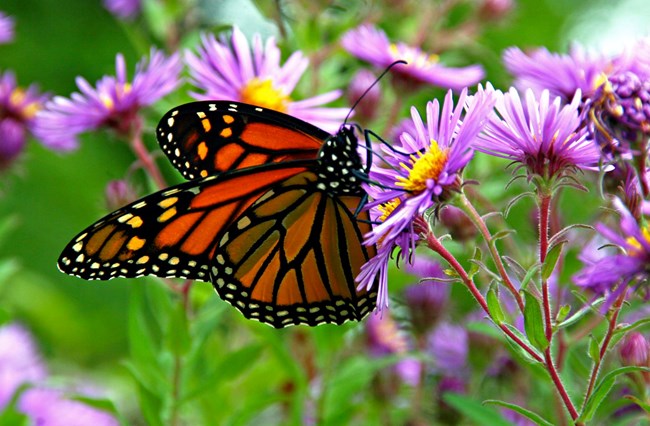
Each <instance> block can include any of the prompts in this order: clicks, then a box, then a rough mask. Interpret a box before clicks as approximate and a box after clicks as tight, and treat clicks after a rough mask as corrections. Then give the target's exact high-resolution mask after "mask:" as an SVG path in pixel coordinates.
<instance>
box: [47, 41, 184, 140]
mask: <svg viewBox="0 0 650 426" xmlns="http://www.w3.org/2000/svg"><path fill="white" fill-rule="evenodd" d="M115 63H116V76H115V77H114V76H105V77H103V78H102V79H101V80H99V81H98V82H97V84H96V87H92V86H91V85H90V84H89V83H88V82H87V81H86V80H85V79H84V78H82V77H77V80H76V82H77V86H78V87H79V90H80V91H81V93H73V94H72V95H71V97H70V98H64V97H62V96H57V97H55V98H54V99H53V100H51V101H50V102H48V103H47V104H46V105H45V109H44V110H42V111H40V112H39V113H38V115H37V123H36V129H35V133H36V134H37V136H39V137H40V139H41V140H42V141H43V142H44V143H45V144H46V145H47V146H50V147H53V148H57V149H63V150H71V149H75V148H77V146H78V141H77V135H79V134H80V133H83V132H87V131H90V130H96V129H99V128H102V127H106V128H110V129H113V130H114V131H116V132H117V133H118V134H120V135H130V134H131V132H132V131H133V130H134V129H135V128H137V127H139V126H140V125H141V123H140V118H139V115H138V112H139V111H140V109H141V108H143V107H146V106H149V105H151V104H153V103H154V102H156V101H157V100H158V99H160V98H161V97H163V96H165V95H167V94H168V93H169V92H171V91H172V90H174V89H175V88H176V87H177V86H178V85H179V83H180V80H179V74H180V72H181V70H182V63H181V61H180V57H179V56H178V55H177V54H174V55H172V56H170V57H166V56H165V55H164V54H163V53H162V52H161V51H158V50H156V49H151V53H150V57H149V58H148V59H147V58H145V59H143V60H142V61H141V62H140V63H138V65H137V66H136V70H135V75H134V77H133V80H132V81H131V82H129V81H128V80H127V75H126V64H125V62H124V57H123V56H122V55H121V54H118V55H117V57H116V60H115Z"/></svg>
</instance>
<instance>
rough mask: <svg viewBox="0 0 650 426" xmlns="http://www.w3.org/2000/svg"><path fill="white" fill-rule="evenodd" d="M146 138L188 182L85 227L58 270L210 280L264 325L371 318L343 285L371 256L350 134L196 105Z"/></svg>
mask: <svg viewBox="0 0 650 426" xmlns="http://www.w3.org/2000/svg"><path fill="white" fill-rule="evenodd" d="M206 120H207V121H206ZM157 136H158V140H159V143H160V145H161V148H162V149H163V151H164V152H165V153H166V154H167V156H168V157H169V158H170V160H171V161H172V164H173V165H174V166H175V167H176V168H177V169H178V170H179V171H180V172H181V173H182V174H183V176H185V177H186V178H187V179H190V181H189V182H185V183H181V184H179V185H176V186H173V187H171V188H168V189H165V190H162V191H158V192H156V193H154V194H152V195H149V196H147V197H144V198H142V199H141V200H138V201H136V202H134V203H131V204H130V205H128V206H125V207H123V208H122V209H119V210H118V211H116V212H113V213H111V214H109V215H108V216H106V217H105V218H104V219H102V220H100V221H98V222H97V223H95V224H94V225H91V226H90V227H89V228H88V229H86V230H85V231H83V232H82V233H80V234H79V235H78V236H77V237H76V238H74V239H73V240H72V241H71V242H70V243H69V244H68V246H67V247H66V248H65V249H64V250H63V253H62V254H61V257H60V258H59V263H58V265H59V269H61V270H62V271H63V272H65V273H68V274H71V275H76V276H79V277H81V278H84V279H100V280H106V279H111V278H114V277H136V276H141V275H156V276H160V277H181V278H189V279H198V280H203V281H211V282H212V284H213V285H214V287H215V289H216V290H217V293H218V294H219V295H220V297H221V298H222V299H224V300H225V301H227V302H229V303H231V304H232V305H233V306H235V307H236V308H237V309H238V310H240V311H241V312H242V313H243V314H244V316H245V317H247V318H251V319H255V320H259V321H262V322H265V323H268V324H270V325H272V326H274V327H284V326H286V325H293V324H307V325H317V324H321V323H337V324H340V323H342V322H344V321H346V320H360V319H362V318H363V317H364V316H365V315H366V314H367V313H368V312H370V311H371V310H373V309H374V306H375V298H376V294H375V293H374V292H371V293H368V292H366V291H365V290H364V291H357V290H356V283H355V281H354V279H355V277H356V275H357V274H358V273H359V271H360V268H361V266H362V265H363V264H364V263H365V262H366V261H367V260H368V259H369V258H371V257H372V256H374V254H375V248H374V247H366V246H364V245H363V244H362V241H363V235H364V234H365V233H367V232H369V231H370V230H371V225H370V224H369V220H368V219H369V218H368V214H367V212H360V205H361V204H362V203H363V202H364V200H365V198H364V194H365V193H364V191H363V189H362V187H361V185H360V177H361V176H363V175H365V169H364V166H363V164H362V161H361V159H360V157H359V154H358V153H357V145H358V141H357V138H356V136H355V135H354V132H353V131H352V129H351V128H348V127H343V128H342V129H341V130H340V131H339V132H338V133H337V134H336V135H329V134H328V133H326V132H324V131H322V130H320V129H318V128H316V127H314V126H311V125H310V124H308V123H305V122H303V121H301V120H298V119H295V118H293V117H290V116H287V115H284V114H281V113H278V112H273V111H267V110H264V109H261V108H258V107H255V106H251V105H246V104H237V103H231V102H216V101H215V102H212V101H206V102H195V103H191V104H186V105H182V106H180V107H178V108H175V109H173V110H171V111H170V112H168V113H167V114H166V115H165V116H164V117H163V119H162V120H161V121H160V124H159V126H158V130H157Z"/></svg>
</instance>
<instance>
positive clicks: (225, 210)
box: [58, 165, 305, 280]
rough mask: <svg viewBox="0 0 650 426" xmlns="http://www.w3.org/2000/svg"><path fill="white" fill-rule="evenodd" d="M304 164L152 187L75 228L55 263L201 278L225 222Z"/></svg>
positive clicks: (77, 271) (91, 272)
mask: <svg viewBox="0 0 650 426" xmlns="http://www.w3.org/2000/svg"><path fill="white" fill-rule="evenodd" d="M304 169H305V168H304V167H280V166H279V165H278V167H273V168H270V169H267V170H265V171H255V170H242V171H236V172H232V173H226V174H224V175H221V176H219V177H211V178H207V179H204V180H202V181H198V182H187V183H184V184H181V185H178V186H175V187H172V188H169V189H166V190H163V191H160V192H157V193H155V194H152V195H150V196H148V197H145V198H143V199H141V200H138V201H136V202H135V203H132V204H130V205H128V206H126V207H124V208H122V209H120V210H117V211H116V212H113V213H111V214H110V215H109V216H107V217H106V218H104V219H102V220H100V221H98V222H97V223H96V224H95V225H92V226H91V227H89V228H88V229H87V230H85V231H84V232H82V233H81V234H79V236H77V237H76V238H75V239H74V240H73V241H72V242H70V243H69V244H68V246H67V247H66V248H65V249H64V250H63V252H62V254H61V257H60V258H59V262H58V265H59V269H61V270H62V271H63V272H65V273H68V274H71V275H76V276H79V277H81V278H85V279H103V280H106V279H111V278H114V277H136V276H140V275H148V274H152V275H156V276H159V277H170V276H173V277H180V278H190V279H199V280H207V279H208V269H209V268H208V265H209V264H210V263H211V262H212V258H213V255H214V250H215V248H216V245H217V243H218V242H219V240H220V239H222V238H223V237H224V235H227V234H228V232H227V230H228V229H229V227H230V226H231V224H232V223H233V222H235V221H236V220H238V221H240V222H241V220H242V219H238V218H239V216H240V215H241V213H242V212H243V211H244V210H246V209H247V208H248V207H249V206H250V205H251V204H253V202H254V201H255V200H256V199H258V198H260V196H261V195H262V194H264V193H265V192H268V191H269V189H270V188H273V187H274V186H277V185H279V183H280V182H281V181H283V180H285V179H287V178H290V177H291V176H293V175H295V174H297V173H300V172H302V171H303V170H304Z"/></svg>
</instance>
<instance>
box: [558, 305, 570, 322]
mask: <svg viewBox="0 0 650 426" xmlns="http://www.w3.org/2000/svg"><path fill="white" fill-rule="evenodd" d="M569 312H571V305H562V306H560V309H559V310H558V311H557V315H556V317H555V322H556V323H561V322H562V321H564V319H565V318H566V317H567V316H568V315H569Z"/></svg>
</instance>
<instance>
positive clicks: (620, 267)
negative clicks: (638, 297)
mask: <svg viewBox="0 0 650 426" xmlns="http://www.w3.org/2000/svg"><path fill="white" fill-rule="evenodd" d="M614 206H615V207H616V209H617V210H618V212H619V214H620V216H621V219H620V223H619V228H620V233H619V232H616V231H615V230H613V229H612V228H610V227H608V226H606V225H604V224H602V223H599V224H596V229H597V230H598V232H599V233H600V235H602V236H603V237H604V238H605V239H606V240H608V241H609V242H610V243H612V244H615V245H617V246H619V247H620V248H621V249H622V252H618V253H615V254H601V255H600V256H594V255H593V253H591V252H590V251H589V250H587V251H586V252H584V253H583V255H582V260H583V262H584V263H585V267H584V268H583V269H582V270H581V271H580V272H579V273H578V274H576V275H575V276H574V277H573V280H574V282H575V283H576V284H577V285H579V286H581V287H583V288H586V289H589V290H591V291H593V292H595V293H597V294H609V295H610V297H609V299H608V300H609V301H611V300H612V298H613V297H615V296H616V295H618V294H620V293H621V292H622V291H624V290H625V289H626V288H627V286H628V285H630V284H634V285H638V284H641V283H643V282H646V281H647V280H648V278H650V275H649V273H648V271H649V270H650V268H649V266H650V230H649V229H648V228H647V227H642V226H640V225H639V223H638V222H637V220H636V219H635V218H634V216H632V214H630V212H629V211H628V210H627V208H625V206H624V205H623V203H622V202H621V201H620V199H618V198H617V199H614ZM608 304H609V303H608ZM608 304H606V305H608Z"/></svg>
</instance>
